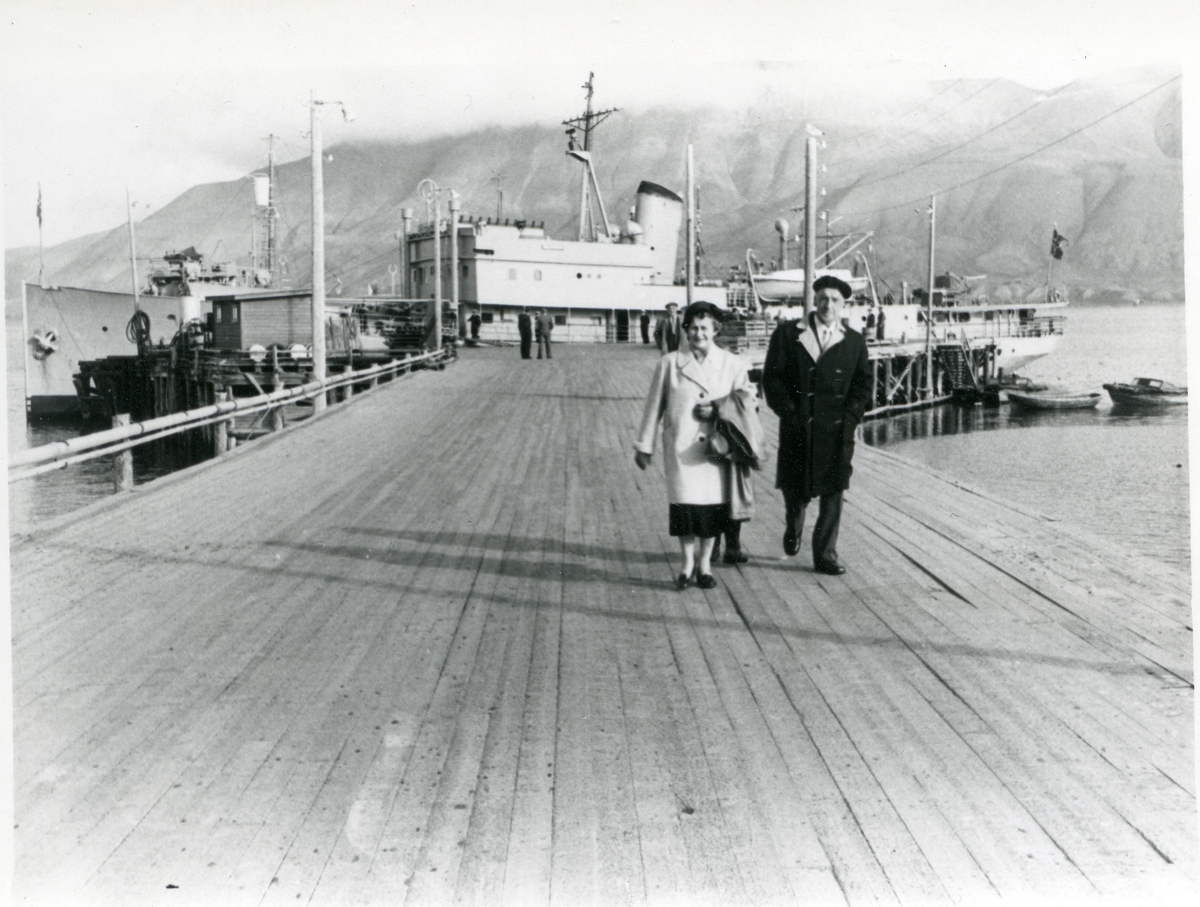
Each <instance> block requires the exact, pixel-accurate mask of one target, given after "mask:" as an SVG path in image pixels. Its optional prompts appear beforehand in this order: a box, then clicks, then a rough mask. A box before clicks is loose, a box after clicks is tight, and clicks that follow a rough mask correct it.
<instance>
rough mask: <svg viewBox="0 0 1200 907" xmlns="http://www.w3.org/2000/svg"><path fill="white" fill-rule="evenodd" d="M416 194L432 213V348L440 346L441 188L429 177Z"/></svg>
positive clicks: (439, 347) (419, 185)
mask: <svg viewBox="0 0 1200 907" xmlns="http://www.w3.org/2000/svg"><path fill="white" fill-rule="evenodd" d="M417 194H418V195H420V196H421V198H423V199H424V200H425V205H426V210H430V211H432V214H433V349H434V350H435V351H437V350H440V349H441V348H442V190H441V189H440V188H439V187H438V184H437V183H435V182H434V181H433V180H431V179H423V180H421V182H420V183H419V184H418V185H417Z"/></svg>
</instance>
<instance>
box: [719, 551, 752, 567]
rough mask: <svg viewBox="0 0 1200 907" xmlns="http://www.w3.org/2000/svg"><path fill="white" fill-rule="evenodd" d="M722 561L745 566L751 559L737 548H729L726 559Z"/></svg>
mask: <svg viewBox="0 0 1200 907" xmlns="http://www.w3.org/2000/svg"><path fill="white" fill-rule="evenodd" d="M722 560H724V562H725V563H727V564H744V563H746V562H747V561H749V560H750V557H749V556H748V555H745V554H743V553H742V552H741V551H740V550H739V549H737V548H727V549H726V550H725V557H724V558H722Z"/></svg>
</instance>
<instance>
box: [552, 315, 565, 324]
mask: <svg viewBox="0 0 1200 907" xmlns="http://www.w3.org/2000/svg"><path fill="white" fill-rule="evenodd" d="M554 323H555V324H566V323H567V316H566V315H555V316H554Z"/></svg>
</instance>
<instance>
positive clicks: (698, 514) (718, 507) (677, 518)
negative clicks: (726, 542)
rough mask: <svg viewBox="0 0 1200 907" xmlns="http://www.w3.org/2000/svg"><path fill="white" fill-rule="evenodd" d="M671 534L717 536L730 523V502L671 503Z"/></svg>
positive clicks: (705, 537) (703, 537) (701, 536)
mask: <svg viewBox="0 0 1200 907" xmlns="http://www.w3.org/2000/svg"><path fill="white" fill-rule="evenodd" d="M668 506H669V508H670V515H669V518H668V519H669V523H670V532H671V535H694V536H698V537H699V538H702V539H711V538H716V537H717V536H718V535H720V534H721V533H722V532H724V531H725V527H726V525H727V524H728V523H729V505H728V504H670V505H668Z"/></svg>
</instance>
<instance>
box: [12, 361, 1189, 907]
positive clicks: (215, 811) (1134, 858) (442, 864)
mask: <svg viewBox="0 0 1200 907" xmlns="http://www.w3.org/2000/svg"><path fill="white" fill-rule="evenodd" d="M653 355H654V354H653V353H652V351H650V350H648V349H645V348H638V347H613V346H600V347H591V346H578V347H568V346H560V347H558V348H557V349H556V358H555V359H554V360H552V361H550V362H541V361H537V360H533V361H522V360H520V359H519V358H518V356H517V353H516V351H515V350H511V349H503V350H498V349H478V350H470V351H465V352H464V355H463V356H462V358H461V359H460V361H459V362H458V363H457V364H456V365H454V366H453V367H452V368H450V369H448V370H447V371H445V372H443V373H433V372H429V373H420V374H417V375H415V376H413V378H412V379H410V380H408V381H406V382H404V383H402V384H400V385H398V386H396V387H395V388H392V389H388V390H385V391H382V392H380V393H378V394H376V395H373V396H372V397H370V398H367V399H364V400H362V401H359V402H357V403H355V404H354V405H353V406H352V407H349V408H347V409H345V410H342V411H340V412H331V413H330V414H329V415H328V416H327V417H325V418H323V419H321V420H320V421H318V422H316V423H314V424H312V425H308V426H305V427H303V428H300V429H298V430H295V431H289V432H284V433H282V434H281V435H279V436H277V437H275V438H273V439H271V440H269V441H266V442H262V443H260V444H259V445H258V446H256V447H251V448H245V449H240V451H239V452H238V453H237V454H236V455H234V456H232V457H230V458H229V459H228V460H226V461H222V462H220V463H217V464H206V465H204V466H202V467H199V468H196V469H194V470H191V471H189V472H187V473H184V474H179V475H176V476H172V477H170V478H168V479H165V480H160V481H158V482H155V483H153V484H151V485H148V486H144V487H142V488H141V489H139V490H138V491H136V492H134V493H132V494H131V495H130V496H128V497H127V498H125V499H123V500H121V501H112V502H105V503H104V504H102V505H100V506H96V507H93V508H91V509H90V510H88V511H86V512H84V513H83V514H81V515H79V516H77V517H75V518H72V519H68V520H65V521H61V522H60V524H59V525H56V526H54V527H50V528H48V529H46V530H44V531H42V532H40V533H39V534H37V535H35V536H33V537H31V538H27V539H14V544H13V549H12V569H13V575H12V608H13V612H12V613H13V625H14V642H13V646H14V650H13V651H14V698H15V706H14V717H15V738H16V779H15V780H16V793H15V802H16V822H17V829H16V832H15V834H16V848H17V852H16V858H17V862H16V891H17V894H18V900H17V903H30V904H55V905H58V904H73V905H93V904H105V905H110V904H111V905H121V907H128V905H141V904H173V905H174V904H187V905H218V904H219V905H233V904H275V903H279V904H283V903H287V904H296V903H302V904H310V903H311V904H322V905H326V904H327V905H343V904H352V903H353V904H379V905H398V904H402V903H409V904H446V903H450V902H452V901H453V902H455V903H458V902H464V903H477V904H513V905H526V904H543V905H545V904H550V905H569V907H573V905H580V904H627V903H634V904H652V905H660V904H662V905H677V904H678V905H682V904H686V905H695V904H713V905H734V904H768V905H775V904H779V905H784V904H798V903H804V904H843V903H848V904H855V905H857V904H868V903H870V904H877V903H885V904H886V903H898V904H919V905H926V904H952V903H962V904H971V905H975V904H980V903H989V902H1001V901H1004V902H1006V903H1007V902H1010V901H1013V900H1017V901H1021V900H1024V899H1030V900H1033V901H1036V902H1038V903H1046V902H1050V901H1051V899H1059V900H1063V899H1066V900H1067V901H1068V902H1070V903H1075V901H1076V900H1083V901H1092V900H1096V901H1103V902H1107V903H1113V904H1128V903H1150V902H1153V903H1161V902H1162V901H1163V899H1166V898H1173V897H1176V896H1178V897H1181V898H1183V897H1186V895H1187V893H1188V892H1193V893H1194V887H1195V884H1196V870H1197V860H1196V845H1197V838H1196V803H1195V789H1194V778H1195V775H1194V771H1193V756H1194V754H1193V729H1192V728H1193V724H1192V722H1193V717H1192V703H1193V687H1192V640H1191V636H1192V634H1191V619H1190V605H1189V597H1190V591H1189V584H1188V579H1187V577H1186V576H1184V575H1181V574H1179V573H1178V572H1176V571H1173V570H1172V569H1171V568H1170V567H1167V566H1164V565H1162V564H1158V563H1151V562H1148V561H1144V560H1140V559H1138V558H1137V557H1135V556H1130V555H1127V554H1124V553H1121V552H1118V551H1116V550H1115V549H1114V548H1113V547H1112V546H1110V545H1108V544H1106V543H1105V542H1103V541H1102V540H1098V539H1093V538H1090V537H1089V536H1087V535H1086V534H1085V533H1084V532H1083V531H1082V530H1078V529H1074V528H1069V527H1066V526H1064V525H1062V524H1061V523H1052V522H1050V521H1047V520H1045V519H1042V518H1039V517H1037V516H1036V515H1032V514H1028V513H1024V512H1022V511H1020V510H1019V509H1016V508H1014V507H1011V506H1008V505H1006V504H1004V503H1001V502H997V501H994V500H992V499H990V498H989V497H987V496H985V495H981V494H978V493H975V492H973V491H971V490H969V489H965V488H962V487H959V486H958V485H956V484H955V483H953V482H952V481H950V480H949V479H947V478H946V477H942V476H938V475H935V474H933V473H931V472H929V471H928V470H924V469H922V468H919V467H917V466H915V465H913V464H910V463H908V462H905V461H903V460H900V459H898V458H895V457H893V456H890V455H888V454H886V453H882V452H879V451H874V450H870V449H860V451H859V453H858V456H857V458H856V472H855V477H854V481H853V486H852V488H851V490H850V492H849V493H848V495H847V502H846V513H845V518H844V522H843V528H842V539H841V543H840V545H839V547H840V549H841V553H842V556H843V559H844V560H845V561H846V562H847V563H848V564H849V566H850V570H849V572H848V573H847V574H846V575H845V576H844V577H838V578H830V577H823V576H818V575H816V574H814V573H812V572H811V571H810V570H809V569H808V557H807V552H806V551H804V552H802V554H801V556H800V557H798V558H794V559H791V560H790V561H782V560H781V559H780V543H779V539H780V536H781V534H782V506H781V504H780V501H779V500H778V498H777V496H776V492H775V491H774V490H773V489H772V488H771V485H772V482H771V478H772V476H773V462H772V467H771V469H770V470H768V471H765V472H764V474H762V475H761V476H759V478H758V487H757V490H758V493H759V516H758V518H757V519H755V520H754V521H753V522H752V523H750V524H749V525H748V526H747V527H746V529H745V531H744V533H743V537H744V542H745V545H746V547H747V549H748V550H749V552H750V554H751V561H750V563H749V564H747V565H745V566H743V567H741V568H732V567H719V568H718V570H717V574H718V579H719V586H718V588H717V589H715V590H712V591H710V592H703V591H700V590H697V589H690V590H688V591H686V592H683V593H680V592H677V591H675V589H674V588H673V586H672V584H671V578H672V574H673V567H674V566H675V563H676V560H677V549H676V546H675V544H674V541H673V540H672V539H670V538H669V537H668V536H667V533H666V522H667V521H666V503H665V492H664V489H663V479H662V473H661V466H660V463H659V460H658V459H657V458H656V461H655V465H654V466H653V467H652V468H651V470H649V471H647V472H646V473H641V472H639V471H638V470H637V469H636V468H635V467H634V465H633V457H632V452H631V447H630V444H631V439H632V433H633V431H634V428H635V426H636V423H637V420H638V418H639V416H640V411H641V404H642V395H643V393H644V391H645V387H646V384H647V381H648V377H649V373H650V369H651V363H652V359H653ZM766 421H767V423H768V427H769V431H770V433H771V434H772V437H773V435H774V430H775V424H774V420H773V418H772V417H769V416H768V418H767V420H766ZM21 897H27V900H21V899H20V898H21Z"/></svg>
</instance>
